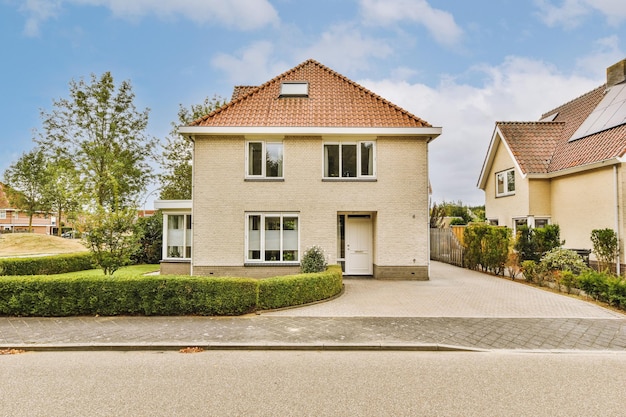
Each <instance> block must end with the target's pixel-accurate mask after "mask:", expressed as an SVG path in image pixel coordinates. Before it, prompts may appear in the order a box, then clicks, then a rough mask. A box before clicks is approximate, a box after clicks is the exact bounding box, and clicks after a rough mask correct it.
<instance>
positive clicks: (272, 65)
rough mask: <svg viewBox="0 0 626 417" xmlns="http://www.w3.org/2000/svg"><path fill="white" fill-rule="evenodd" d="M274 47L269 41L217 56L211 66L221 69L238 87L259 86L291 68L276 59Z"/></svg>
mask: <svg viewBox="0 0 626 417" xmlns="http://www.w3.org/2000/svg"><path fill="white" fill-rule="evenodd" d="M273 56H274V45H273V44H272V43H271V42H268V41H259V42H255V43H253V44H251V45H249V46H248V47H247V48H245V49H242V50H240V51H238V52H237V53H235V54H234V55H230V54H224V53H222V54H217V55H216V56H215V57H214V58H213V59H212V60H211V65H212V66H213V67H215V68H217V69H220V70H222V71H223V72H224V74H226V75H227V77H228V79H229V80H230V81H231V82H233V83H234V84H236V85H244V84H247V85H259V84H260V83H264V82H265V81H268V80H270V79H272V78H274V77H275V76H277V75H278V74H281V73H283V72H284V71H286V70H288V69H289V68H290V67H291V66H289V65H287V64H285V63H282V62H280V61H278V60H275V59H274V57H273Z"/></svg>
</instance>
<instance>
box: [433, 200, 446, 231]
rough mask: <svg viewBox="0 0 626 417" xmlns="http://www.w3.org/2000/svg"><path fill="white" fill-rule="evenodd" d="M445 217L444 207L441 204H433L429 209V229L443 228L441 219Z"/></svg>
mask: <svg viewBox="0 0 626 417" xmlns="http://www.w3.org/2000/svg"><path fill="white" fill-rule="evenodd" d="M445 216H446V210H445V207H444V206H443V205H441V204H439V205H437V203H433V206H432V207H431V209H430V227H431V229H440V228H442V227H443V218H444V217H445Z"/></svg>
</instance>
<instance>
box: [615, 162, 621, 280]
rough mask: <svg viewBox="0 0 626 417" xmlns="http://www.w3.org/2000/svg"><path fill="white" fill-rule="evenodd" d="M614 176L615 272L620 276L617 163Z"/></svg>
mask: <svg viewBox="0 0 626 417" xmlns="http://www.w3.org/2000/svg"><path fill="white" fill-rule="evenodd" d="M613 177H614V181H615V235H616V237H617V247H618V249H617V262H616V263H615V272H616V273H617V276H618V277H619V276H620V275H621V260H620V244H619V237H620V235H619V183H618V177H617V165H613Z"/></svg>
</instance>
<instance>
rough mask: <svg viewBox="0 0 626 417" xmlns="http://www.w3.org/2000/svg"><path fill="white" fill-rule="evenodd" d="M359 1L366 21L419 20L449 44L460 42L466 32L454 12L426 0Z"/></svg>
mask: <svg viewBox="0 0 626 417" xmlns="http://www.w3.org/2000/svg"><path fill="white" fill-rule="evenodd" d="M360 3H361V10H362V14H363V16H364V18H365V21H366V22H367V23H370V24H377V25H383V26H390V25H394V24H396V23H397V22H401V21H410V22H416V23H418V24H420V25H422V26H424V27H425V28H426V29H427V30H428V32H429V33H430V35H431V36H432V37H433V38H434V39H435V40H436V41H437V42H438V43H440V44H442V45H446V46H454V45H456V44H458V43H459V41H460V40H461V37H462V35H463V30H462V29H461V28H460V27H459V26H458V25H457V24H456V22H455V21H454V16H452V14H450V13H448V12H446V11H444V10H441V9H435V8H433V7H431V5H430V4H429V3H428V2H427V1H426V0H360Z"/></svg>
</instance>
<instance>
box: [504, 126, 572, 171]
mask: <svg viewBox="0 0 626 417" xmlns="http://www.w3.org/2000/svg"><path fill="white" fill-rule="evenodd" d="M564 125H565V123H563V122H497V126H498V128H499V129H500V132H502V135H503V136H504V137H505V138H506V143H507V144H508V145H509V149H511V152H512V153H513V155H514V156H515V159H516V160H517V162H518V164H519V166H520V168H521V170H522V171H523V172H524V173H547V172H548V169H549V166H550V161H551V160H552V155H554V150H555V149H556V144H557V142H558V140H559V138H560V137H561V134H562V132H563V127H564Z"/></svg>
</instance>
